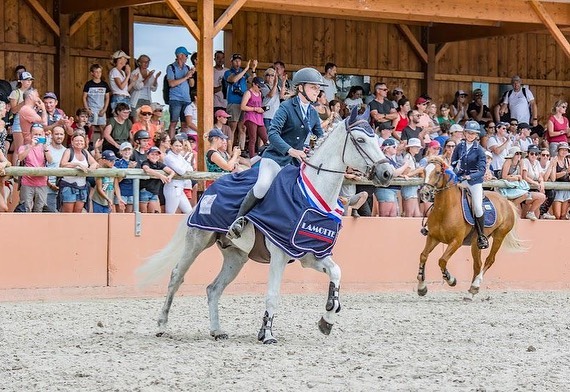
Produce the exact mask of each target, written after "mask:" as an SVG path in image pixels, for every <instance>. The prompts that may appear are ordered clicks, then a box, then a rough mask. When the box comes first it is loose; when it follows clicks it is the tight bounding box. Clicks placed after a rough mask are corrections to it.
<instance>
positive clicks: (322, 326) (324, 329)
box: [319, 317, 333, 336]
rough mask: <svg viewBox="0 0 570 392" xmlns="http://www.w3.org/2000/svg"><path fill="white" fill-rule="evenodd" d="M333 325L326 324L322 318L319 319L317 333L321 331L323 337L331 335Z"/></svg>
mask: <svg viewBox="0 0 570 392" xmlns="http://www.w3.org/2000/svg"><path fill="white" fill-rule="evenodd" d="M332 327H333V324H331V323H329V322H327V321H326V320H325V319H324V317H321V319H320V320H319V331H321V333H322V334H323V335H327V336H328V335H330V334H331V330H332Z"/></svg>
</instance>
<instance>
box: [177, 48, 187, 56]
mask: <svg viewBox="0 0 570 392" xmlns="http://www.w3.org/2000/svg"><path fill="white" fill-rule="evenodd" d="M174 54H175V55H176V56H178V55H179V54H184V55H186V56H190V52H189V51H188V49H186V48H185V47H184V46H179V47H177V48H176V50H175V51H174Z"/></svg>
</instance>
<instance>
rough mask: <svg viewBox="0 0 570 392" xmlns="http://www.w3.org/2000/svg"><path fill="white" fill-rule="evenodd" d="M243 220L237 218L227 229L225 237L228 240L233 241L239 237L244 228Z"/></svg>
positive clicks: (241, 217) (242, 218)
mask: <svg viewBox="0 0 570 392" xmlns="http://www.w3.org/2000/svg"><path fill="white" fill-rule="evenodd" d="M245 223H246V222H245V218H244V217H243V216H240V217H238V218H237V219H236V220H235V221H234V222H233V223H232V224H231V226H230V227H229V228H228V232H227V234H226V237H227V238H229V239H230V240H235V239H238V238H240V237H241V232H242V231H243V228H244V227H245Z"/></svg>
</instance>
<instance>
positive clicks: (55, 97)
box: [43, 91, 57, 101]
mask: <svg viewBox="0 0 570 392" xmlns="http://www.w3.org/2000/svg"><path fill="white" fill-rule="evenodd" d="M46 98H51V99H55V100H56V101H57V95H55V93H52V92H51V91H50V92H47V93H45V94H44V98H43V99H46Z"/></svg>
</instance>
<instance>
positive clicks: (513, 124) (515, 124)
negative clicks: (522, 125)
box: [511, 123, 519, 127]
mask: <svg viewBox="0 0 570 392" xmlns="http://www.w3.org/2000/svg"><path fill="white" fill-rule="evenodd" d="M517 125H519V123H511V127H516V126H517Z"/></svg>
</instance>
